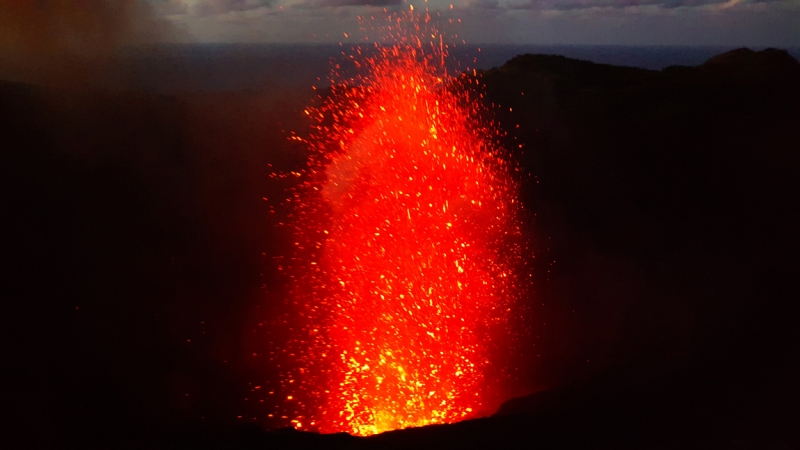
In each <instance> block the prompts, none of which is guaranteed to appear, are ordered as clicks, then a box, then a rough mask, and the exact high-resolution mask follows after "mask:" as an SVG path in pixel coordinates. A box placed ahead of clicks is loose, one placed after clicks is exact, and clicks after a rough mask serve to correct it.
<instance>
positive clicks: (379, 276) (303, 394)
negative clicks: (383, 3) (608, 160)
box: [282, 13, 522, 435]
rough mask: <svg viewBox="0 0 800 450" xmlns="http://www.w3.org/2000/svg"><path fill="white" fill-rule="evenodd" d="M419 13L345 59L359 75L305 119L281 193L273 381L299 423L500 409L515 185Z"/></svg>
mask: <svg viewBox="0 0 800 450" xmlns="http://www.w3.org/2000/svg"><path fill="white" fill-rule="evenodd" d="M427 19H429V17H426V16H414V15H413V13H412V15H409V14H399V15H393V16H391V20H392V22H391V23H392V24H394V25H393V26H396V27H397V29H401V28H402V26H406V28H402V29H408V27H409V26H410V28H411V29H412V31H413V33H411V34H410V36H406V35H402V36H400V38H399V39H398V43H396V44H391V45H383V46H380V45H377V46H376V47H375V49H374V52H375V53H373V54H372V56H370V57H367V56H362V57H361V59H360V60H359V59H358V57H357V56H356V58H355V60H356V65H358V66H360V71H359V75H357V76H355V77H353V78H352V79H351V80H352V81H351V82H349V83H344V84H338V85H337V84H334V86H333V92H332V94H331V95H330V96H329V97H326V98H325V100H324V101H323V102H322V104H321V105H320V106H318V107H316V108H309V109H308V110H306V114H308V115H309V116H310V117H311V118H312V120H313V123H314V126H313V130H314V131H313V132H312V134H311V136H310V138H309V139H308V140H307V142H308V144H309V146H310V147H311V149H312V155H313V156H312V159H311V161H310V162H309V168H308V171H307V174H305V175H304V176H305V178H302V179H303V180H305V181H304V183H303V184H302V185H301V186H300V187H299V188H298V189H296V190H295V191H294V195H293V197H292V199H291V200H292V202H293V203H294V204H295V213H294V222H293V223H292V225H293V226H294V227H295V230H296V233H295V235H296V243H295V246H296V248H297V251H296V253H295V255H294V256H293V258H292V260H291V263H290V264H288V267H287V269H288V271H289V273H290V274H291V277H292V280H293V281H292V293H291V295H292V299H293V302H294V303H295V304H296V305H297V310H296V311H295V315H294V318H293V319H292V320H294V321H295V322H294V323H299V325H298V326H296V327H295V328H293V331H292V341H291V343H290V344H289V345H288V348H289V349H290V353H291V354H292V355H293V359H292V363H291V364H290V366H291V367H289V368H286V367H284V368H283V372H282V374H283V377H284V379H285V380H284V383H283V385H284V387H285V390H286V392H288V393H289V394H288V395H285V399H286V400H285V402H286V404H287V406H286V411H287V412H286V414H287V417H289V418H291V419H293V420H292V424H293V425H294V426H295V427H297V428H300V429H314V430H319V431H321V432H342V431H344V432H348V433H351V434H357V435H370V434H375V433H380V432H383V431H387V430H393V429H399V428H405V427H412V426H422V425H427V424H435V423H451V422H455V421H459V420H462V419H464V418H467V417H470V416H472V415H475V414H477V413H480V412H483V411H485V410H486V409H487V408H490V407H492V406H493V405H494V406H496V404H497V403H499V401H501V400H502V399H500V398H499V396H500V395H501V394H500V389H499V388H498V384H500V382H501V381H502V380H503V376H504V375H503V367H500V366H499V365H498V363H497V362H496V355H497V354H500V352H501V351H503V350H506V351H507V348H508V346H509V345H510V341H511V340H512V339H513V338H512V337H510V335H511V331H510V330H509V326H508V318H509V315H510V314H511V313H512V311H514V309H513V308H514V304H515V302H516V300H517V299H518V298H519V296H520V288H519V281H518V280H519V278H520V277H519V276H518V270H516V269H517V268H518V266H519V264H520V258H521V256H520V254H521V252H522V250H521V248H522V243H521V242H522V239H521V232H520V224H519V220H520V219H519V212H520V209H521V207H520V205H519V202H518V201H517V185H516V183H515V182H514V180H513V178H512V176H511V174H510V172H511V170H510V169H509V165H508V164H507V163H506V162H505V159H504V153H503V152H501V151H500V149H499V148H498V147H497V146H496V144H495V143H494V139H495V138H496V137H497V132H496V131H493V129H492V128H490V127H487V126H484V125H482V124H481V121H480V120H479V119H478V116H479V113H480V112H481V111H482V110H481V107H480V103H479V102H478V101H477V100H476V99H474V98H472V95H471V94H470V93H469V92H468V90H467V89H465V88H464V87H463V86H464V85H466V84H467V83H468V80H470V78H468V77H462V78H455V77H449V76H446V75H445V70H444V68H443V62H442V61H444V58H445V57H446V47H445V46H444V45H443V44H442V43H441V42H442V41H441V35H438V36H437V35H436V34H430V33H427V34H426V32H428V31H430V29H429V28H426V26H425V25H424V24H425V23H427V21H428V20H427ZM395 21H396V22H395ZM404 21H405V22H406V23H405V24H404V23H403V22H404ZM407 24H410V25H407ZM420 24H422V25H420ZM416 36H428V40H427V41H426V40H422V39H421V38H417V37H416ZM357 53H361V50H357ZM298 175H300V174H298Z"/></svg>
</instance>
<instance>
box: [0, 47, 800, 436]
mask: <svg viewBox="0 0 800 450" xmlns="http://www.w3.org/2000/svg"><path fill="white" fill-rule="evenodd" d="M481 80H482V82H483V83H484V84H485V89H486V99H487V102H489V103H490V104H495V105H499V106H498V108H497V110H496V111H497V112H496V116H497V118H498V119H499V120H500V122H501V123H502V125H503V126H504V127H505V128H506V129H507V130H508V131H509V137H508V139H507V140H508V141H507V143H506V144H507V146H508V147H509V148H513V149H514V154H515V158H516V159H517V160H518V161H519V162H520V164H521V166H522V168H523V169H524V170H525V172H526V173H530V174H531V177H530V178H529V179H526V180H524V182H523V196H524V199H523V200H524V202H525V204H526V206H527V208H528V209H529V210H530V211H531V215H533V214H535V219H534V220H533V226H534V231H535V236H536V250H537V259H536V261H537V264H538V266H537V267H536V270H535V276H536V291H537V292H536V296H535V298H534V299H532V302H533V303H534V304H535V305H536V306H535V308H534V312H535V314H536V319H537V320H536V322H537V323H536V324H535V327H534V333H533V341H534V342H532V343H531V345H532V349H533V351H532V352H531V353H532V354H533V355H536V356H535V357H534V358H533V360H532V361H520V365H521V367H523V368H525V369H526V370H524V371H523V373H531V374H532V375H531V376H530V379H527V380H523V381H524V382H525V383H526V384H528V385H529V386H531V387H534V388H536V389H539V392H537V393H535V394H533V395H530V396H528V397H522V398H518V399H515V400H512V401H509V402H507V403H506V404H505V405H504V406H503V407H502V408H501V411H500V412H499V413H498V414H497V415H496V416H494V417H491V418H486V419H479V420H474V421H468V422H463V423H459V424H454V425H449V426H436V427H426V428H422V429H413V430H403V431H396V432H390V433H385V434H383V435H380V436H375V437H371V438H368V439H356V438H352V437H349V436H318V435H311V434H305V433H296V432H292V431H279V432H273V433H265V432H262V431H261V430H260V429H259V428H258V427H256V426H250V427H248V426H241V427H240V426H236V425H234V423H235V422H236V420H235V419H233V417H235V415H236V414H237V413H240V411H241V410H242V407H241V402H240V401H239V397H240V396H241V397H245V396H247V395H248V389H247V388H242V386H245V385H246V382H248V381H252V380H254V379H259V377H261V378H263V377H264V376H265V374H263V373H259V372H258V367H261V366H262V365H263V364H260V363H259V362H258V361H255V362H251V361H250V360H249V359H248V360H245V359H244V355H246V354H248V352H249V351H250V349H251V348H253V346H252V345H250V344H248V342H251V341H252V340H253V339H254V338H253V337H252V336H254V335H251V334H249V333H250V330H249V329H248V328H247V327H244V331H242V329H243V326H242V324H243V323H244V324H249V325H253V327H255V325H254V324H252V323H251V322H253V321H254V320H258V319H257V316H258V314H257V313H255V312H254V311H253V310H252V306H251V305H252V304H254V303H256V300H255V299H256V298H260V297H259V296H261V295H263V294H262V293H261V291H259V284H260V283H262V282H264V279H263V277H259V273H260V272H265V273H268V272H267V271H265V266H264V264H263V262H262V261H261V260H260V256H259V255H258V254H254V252H261V251H265V252H266V253H267V254H273V253H279V250H280V244H279V242H280V237H279V236H274V235H270V231H269V230H270V229H272V228H271V222H270V219H268V214H267V211H266V210H265V209H264V207H263V206H261V203H260V202H261V200H260V199H261V197H262V196H271V195H273V194H275V195H277V193H278V192H279V189H280V188H281V187H280V186H277V185H274V183H273V184H270V183H271V182H270V181H268V173H269V172H270V171H271V170H272V169H271V168H269V167H268V166H267V164H273V166H279V167H282V168H291V167H294V165H296V164H299V163H301V162H302V155H299V156H298V157H297V158H295V159H292V158H289V157H287V153H286V151H287V149H285V148H284V147H285V140H284V138H283V136H282V135H281V134H280V133H279V131H278V128H277V125H272V126H271V127H264V126H263V124H276V123H277V120H278V118H281V119H283V118H284V117H285V116H286V110H287V109H289V108H287V107H286V105H285V104H279V103H277V102H276V101H274V99H271V100H269V101H262V100H263V99H258V98H255V97H254V95H252V94H242V95H238V94H219V95H199V96H197V97H195V98H182V99H177V98H173V97H166V96H148V95H143V94H141V95H140V94H132V93H125V94H69V93H65V92H61V91H49V90H44V89H40V88H36V87H32V86H25V85H17V84H0V112H2V118H3V120H2V121H0V139H3V141H2V142H3V144H4V150H3V153H2V168H1V169H2V192H1V194H2V197H1V199H2V216H3V230H2V231H3V235H2V241H0V242H2V245H3V247H2V249H3V252H4V254H6V255H7V257H9V259H10V260H12V261H13V262H14V264H13V266H14V267H13V269H12V270H11V271H10V272H8V273H7V274H8V275H11V280H10V281H9V282H7V283H5V287H6V288H7V290H8V292H7V294H6V295H5V297H6V298H7V299H8V300H7V301H6V303H5V304H3V305H2V310H0V312H2V315H0V321H2V325H3V326H2V333H3V334H2V339H3V340H2V346H0V348H1V349H2V351H3V357H4V367H5V369H4V370H3V371H0V381H2V385H3V390H2V392H0V394H2V397H0V400H2V402H3V404H4V406H5V408H4V410H5V411H4V414H5V415H6V416H4V417H3V418H2V419H3V420H2V425H0V432H2V434H3V438H4V440H3V441H0V444H3V443H4V441H5V440H8V442H9V443H11V444H15V445H17V446H19V445H23V444H30V445H26V446H31V445H37V444H38V445H41V446H57V445H58V444H64V443H70V444H75V443H78V444H82V445H86V444H89V445H90V446H97V447H126V448H130V447H133V448H139V447H185V446H191V447H194V448H216V447H220V448H222V447H224V448H240V447H247V448H267V447H268V448H273V447H274V448H410V447H413V448H431V449H442V448H508V447H511V448H758V449H761V448H795V447H797V445H798V443H800V439H798V434H797V433H798V432H797V429H800V427H798V424H799V423H800V415H799V414H798V409H797V406H796V405H797V404H798V401H800V387H798V383H797V381H796V380H798V379H800V350H799V349H798V342H799V341H800V336H798V328H797V327H796V326H795V324H796V323H797V322H798V319H800V317H799V316H800V314H799V312H800V311H798V288H797V280H798V279H800V276H799V275H800V270H798V269H800V267H798V258H797V257H796V255H797V254H798V251H799V250H800V238H799V237H798V234H797V230H798V229H800V210H799V209H798V207H797V205H798V204H800V184H798V179H800V178H798V176H800V65H799V64H798V62H797V61H796V60H794V59H793V58H791V57H790V56H789V55H788V54H786V53H785V52H782V51H779V50H765V51H763V52H752V51H750V50H746V49H742V50H736V51H733V52H729V53H726V54H723V55H719V56H717V57H715V58H712V59H711V60H709V61H708V62H706V63H705V64H703V65H702V66H700V67H670V68H667V69H665V70H663V71H660V72H655V71H647V70H641V69H633V68H624V67H614V66H607V65H599V64H593V63H590V62H585V61H577V60H571V59H567V58H563V57H559V56H547V55H524V56H518V57H516V58H514V59H512V60H511V61H509V62H508V63H507V64H505V65H504V66H502V67H500V68H496V69H492V70H490V71H487V72H485V73H484V74H483V75H482V78H481ZM264 105H273V106H272V108H273V109H274V110H264V109H263V108H264ZM276 105H277V106H276ZM297 115H299V114H297ZM516 125H519V127H518V128H517V127H516ZM520 143H522V144H523V146H522V148H521V149H520V148H519V147H518V145H519V144H520ZM264 149H266V150H264ZM266 269H267V270H268V269H269V268H268V267H267V268H266ZM267 282H268V281H267ZM251 316H252V317H256V319H250V317H251ZM209 318H211V319H213V320H211V321H209V323H208V324H205V325H203V326H202V327H201V326H200V325H199V323H200V322H201V321H207V320H209ZM248 320H250V322H248ZM189 341H191V342H189ZM254 351H255V350H254ZM223 361H225V362H224V363H223ZM186 394H190V395H186ZM256 413H258V414H260V412H259V410H257V409H253V410H251V411H249V412H248V414H250V415H251V416H252V415H254V414H256ZM201 415H202V417H204V419H202V420H200V419H199V418H198V417H199V416H201Z"/></svg>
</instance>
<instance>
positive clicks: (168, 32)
mask: <svg viewBox="0 0 800 450" xmlns="http://www.w3.org/2000/svg"><path fill="white" fill-rule="evenodd" d="M173 35H174V30H173V29H172V27H171V26H170V24H169V23H167V22H166V21H165V20H162V19H159V18H158V17H157V16H156V14H155V12H154V10H153V7H152V5H150V4H149V3H147V2H145V1H143V0H2V1H0V79H5V80H13V81H22V82H29V83H36V84H46V85H55V86H70V87H75V86H83V87H85V86H89V85H93V84H96V83H98V82H100V81H101V80H106V81H107V80H108V77H110V76H113V72H114V65H115V57H116V56H117V55H118V52H119V50H120V49H122V48H124V47H126V46H131V45H139V44H146V43H154V42H161V41H164V40H165V39H170V38H172V37H174V36H173Z"/></svg>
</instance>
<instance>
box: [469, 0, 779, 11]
mask: <svg viewBox="0 0 800 450" xmlns="http://www.w3.org/2000/svg"><path fill="white" fill-rule="evenodd" d="M728 1H729V0H522V1H517V0H511V1H506V2H499V1H498V0H476V1H474V2H473V3H471V5H470V6H472V7H474V8H479V9H497V8H502V9H509V10H514V9H530V10H538V11H580V10H589V9H625V8H634V7H656V8H664V9H674V8H696V7H702V6H708V5H718V4H724V3H727V2H728ZM756 1H780V0H756Z"/></svg>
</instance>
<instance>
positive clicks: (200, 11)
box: [192, 0, 275, 17]
mask: <svg viewBox="0 0 800 450" xmlns="http://www.w3.org/2000/svg"><path fill="white" fill-rule="evenodd" d="M274 3H275V0H201V1H200V2H198V3H196V4H195V5H194V6H193V7H192V13H193V14H194V15H197V16H200V17H205V16H216V15H220V14H227V13H229V12H236V11H251V10H254V9H259V8H267V7H270V6H272V5H273V4H274Z"/></svg>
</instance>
